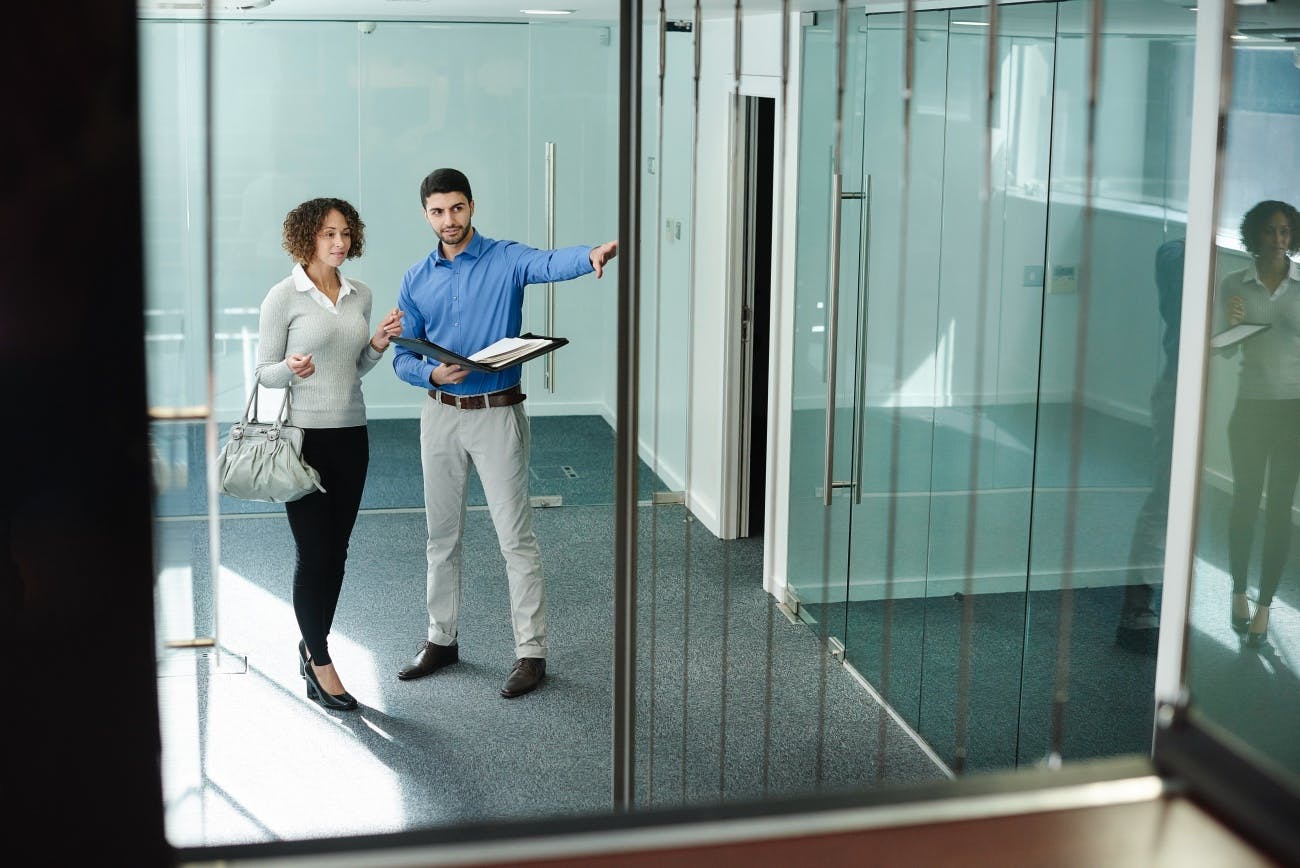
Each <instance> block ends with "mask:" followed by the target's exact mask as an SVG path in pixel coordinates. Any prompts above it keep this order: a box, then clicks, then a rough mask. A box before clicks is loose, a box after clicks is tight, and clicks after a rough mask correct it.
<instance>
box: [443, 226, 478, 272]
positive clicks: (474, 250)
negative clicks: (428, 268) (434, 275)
mask: <svg viewBox="0 0 1300 868" xmlns="http://www.w3.org/2000/svg"><path fill="white" fill-rule="evenodd" d="M487 243H488V240H487V239H485V238H484V237H483V233H482V232H479V231H478V228H477V227H475V228H474V234H473V236H471V237H470V239H469V244H466V245H465V249H464V250H462V251H461V252H460V253H457V254H456V255H457V256H465V255H467V254H468V255H469V256H470V257H471V258H472V259H478V258H479V256H481V255H482V253H483V248H484V246H485V245H486V244H487ZM439 263H441V264H444V265H450V264H451V260H450V259H448V258H447V257H445V256H443V255H442V241H441V240H440V241H439V242H438V243H437V244H435V245H434V246H433V264H434V265H438V264H439Z"/></svg>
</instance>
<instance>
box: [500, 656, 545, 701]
mask: <svg viewBox="0 0 1300 868" xmlns="http://www.w3.org/2000/svg"><path fill="white" fill-rule="evenodd" d="M545 674H546V658H544V657H520V658H519V659H518V660H516V661H515V668H514V669H512V670H511V671H510V677H509V678H507V679H506V683H505V685H504V686H502V688H501V695H502V696H504V697H505V698H506V699H514V698H515V697H516V696H523V695H524V694H525V693H528V692H529V691H531V690H532V689H533V688H535V687H536V686H537V685H538V684H540V683H541V682H542V676H544V675H545Z"/></svg>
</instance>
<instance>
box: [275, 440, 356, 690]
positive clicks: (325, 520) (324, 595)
mask: <svg viewBox="0 0 1300 868" xmlns="http://www.w3.org/2000/svg"><path fill="white" fill-rule="evenodd" d="M302 454H303V457H304V458H305V459H307V463H308V464H310V465H311V466H312V467H314V468H316V472H317V473H319V474H320V484H321V486H322V487H323V488H324V489H325V491H324V492H320V491H316V492H313V493H311V494H308V495H307V496H306V497H303V498H300V499H299V500H294V501H291V502H289V503H286V504H285V505H284V508H285V512H286V513H287V514H288V516H289V529H290V530H291V531H293V541H294V545H295V546H296V547H297V550H298V557H297V563H296V564H295V566H294V571H293V613H294V615H296V616H297V618H298V629H299V630H300V631H301V632H302V638H303V641H304V642H306V643H307V652H308V653H309V654H311V658H312V661H313V662H314V663H315V664H316V665H317V666H325V665H327V664H329V663H330V662H331V660H330V652H329V633H330V627H331V626H332V625H333V624H334V610H335V609H336V608H337V607H338V603H339V594H340V592H342V590H343V567H344V564H345V563H346V562H347V558H348V541H349V540H350V539H351V537H352V526H353V525H354V524H356V521H357V510H358V509H360V507H361V492H362V489H364V488H365V485H366V469H367V467H368V466H369V464H370V438H369V435H368V432H367V430H366V426H365V425H360V426H357V427H355V428H307V429H304V430H303V435H302Z"/></svg>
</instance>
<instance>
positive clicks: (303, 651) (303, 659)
mask: <svg viewBox="0 0 1300 868" xmlns="http://www.w3.org/2000/svg"><path fill="white" fill-rule="evenodd" d="M310 659H311V655H310V654H308V653H307V642H306V640H305V639H299V640H298V674H299V675H301V676H302V677H303V678H306V677H307V661H308V660H310Z"/></svg>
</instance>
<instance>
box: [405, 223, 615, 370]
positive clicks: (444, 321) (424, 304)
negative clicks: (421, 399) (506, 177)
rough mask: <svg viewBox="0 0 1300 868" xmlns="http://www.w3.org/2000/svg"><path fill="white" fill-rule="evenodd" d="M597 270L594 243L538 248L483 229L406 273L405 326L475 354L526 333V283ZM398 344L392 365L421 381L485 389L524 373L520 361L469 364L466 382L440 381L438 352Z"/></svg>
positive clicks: (451, 347) (453, 348)
mask: <svg viewBox="0 0 1300 868" xmlns="http://www.w3.org/2000/svg"><path fill="white" fill-rule="evenodd" d="M593 270H594V269H593V268H592V267H591V248H590V247H564V248H561V249H559V250H536V249H534V248H532V247H529V246H527V245H525V244H520V243H519V242H517V241H494V240H493V239H491V238H486V237H484V236H483V235H482V234H481V233H480V232H479V231H478V230H477V229H476V230H474V237H472V238H471V239H470V241H469V244H468V245H466V247H465V249H464V250H462V251H461V252H460V253H458V254H456V258H455V259H447V258H446V257H444V256H443V255H442V245H441V244H439V245H438V246H436V247H435V248H434V249H433V252H432V253H430V254H429V255H428V256H426V257H425V258H424V259H422V260H420V261H419V262H417V263H416V264H415V265H413V266H411V268H410V270H409V271H407V272H406V274H405V275H404V276H403V277H402V287H401V289H400V291H399V292H398V294H397V306H398V307H399V308H401V310H402V313H403V317H402V334H403V335H404V336H406V337H416V338H423V339H424V340H427V341H432V342H433V343H435V344H437V345H439V346H442V347H446V348H447V349H449V350H451V351H452V352H454V353H457V354H459V355H462V356H470V355H473V354H474V353H476V352H478V351H479V350H481V349H483V348H484V347H486V346H489V345H491V344H493V343H495V342H497V341H499V340H501V339H502V338H512V337H518V336H519V330H520V328H521V326H522V323H523V307H524V287H525V286H527V285H528V284H530V283H552V282H555V281H559V280H570V279H572V278H575V277H581V276H582V275H584V274H588V273H590V272H591V271H593ZM394 348H395V349H396V351H397V352H396V353H395V354H394V355H393V370H395V371H396V372H397V376H399V377H401V378H402V379H403V380H405V381H406V382H408V383H410V384H411V385H413V386H418V387H420V388H421V389H429V388H437V389H438V390H439V391H442V392H450V393H452V394H455V395H479V394H482V393H484V392H497V391H500V390H501V389H508V388H510V387H511V386H515V385H517V384H518V383H519V377H520V375H521V373H522V371H521V368H520V366H519V365H515V366H514V367H512V368H507V369H506V370H504V371H501V372H499V373H495V374H489V373H486V372H484V371H470V374H469V376H468V377H466V378H465V379H464V380H463V381H462V382H460V383H456V384H449V385H446V386H436V387H435V386H434V385H433V382H432V381H431V380H430V379H429V375H430V373H431V372H432V371H433V369H434V368H435V367H437V365H438V361H437V360H436V359H426V358H424V357H423V356H421V355H420V354H419V353H414V352H411V351H410V350H408V349H405V348H404V347H399V346H397V345H396V344H394Z"/></svg>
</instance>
